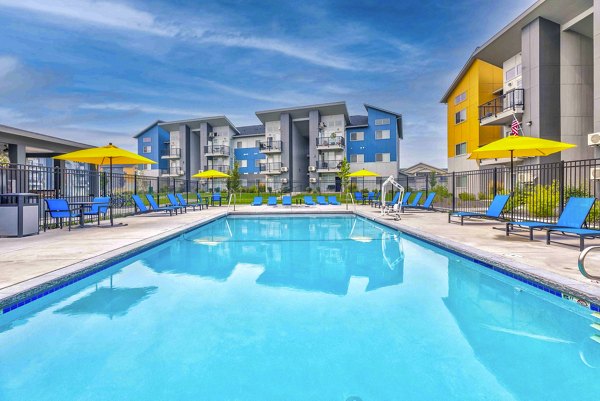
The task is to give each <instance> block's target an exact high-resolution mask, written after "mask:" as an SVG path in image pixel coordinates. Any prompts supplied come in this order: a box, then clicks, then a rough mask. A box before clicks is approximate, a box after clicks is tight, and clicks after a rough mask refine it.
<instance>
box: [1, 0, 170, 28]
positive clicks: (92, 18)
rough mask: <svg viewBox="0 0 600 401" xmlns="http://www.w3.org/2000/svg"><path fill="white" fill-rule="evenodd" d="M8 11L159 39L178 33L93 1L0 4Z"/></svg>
mask: <svg viewBox="0 0 600 401" xmlns="http://www.w3.org/2000/svg"><path fill="white" fill-rule="evenodd" d="M0 7H9V8H16V9H22V10H28V11H33V12H37V13H42V14H49V15H52V16H55V17H64V18H68V19H72V20H76V21H80V22H83V23H88V24H92V25H99V26H106V27H110V28H118V29H125V30H132V31H139V32H145V33H149V34H153V35H160V36H174V35H176V34H177V32H178V30H177V29H176V28H174V27H172V26H169V25H165V24H159V23H158V22H157V20H156V17H155V16H154V15H152V14H150V13H148V12H145V11H142V10H138V9H136V8H133V7H130V6H128V5H126V4H122V3H116V2H111V1H96V0H44V1H39V0H19V1H14V0H0Z"/></svg>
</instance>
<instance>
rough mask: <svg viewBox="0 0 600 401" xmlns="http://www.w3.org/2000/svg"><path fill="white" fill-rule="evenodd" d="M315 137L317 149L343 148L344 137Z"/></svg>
mask: <svg viewBox="0 0 600 401" xmlns="http://www.w3.org/2000/svg"><path fill="white" fill-rule="evenodd" d="M316 139H317V149H318V150H344V148H345V147H346V139H345V138H344V137H343V136H334V137H322V138H316Z"/></svg>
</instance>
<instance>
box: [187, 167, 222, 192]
mask: <svg viewBox="0 0 600 401" xmlns="http://www.w3.org/2000/svg"><path fill="white" fill-rule="evenodd" d="M192 177H193V178H206V179H207V180H208V179H210V180H211V184H212V187H211V188H212V192H214V189H215V182H214V179H215V178H229V177H231V176H230V175H229V174H226V173H222V172H220V171H217V170H206V171H203V172H201V173H197V174H194V175H193V176H192Z"/></svg>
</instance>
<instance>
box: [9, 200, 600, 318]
mask: <svg viewBox="0 0 600 401" xmlns="http://www.w3.org/2000/svg"><path fill="white" fill-rule="evenodd" d="M257 212H258V211H257ZM257 212H254V211H251V212H250V211H223V212H222V213H219V214H218V215H215V216H211V217H209V218H207V219H205V220H200V221H196V222H193V223H189V224H186V225H184V226H181V227H178V228H175V229H172V230H169V231H167V232H164V233H160V234H157V235H154V236H151V237H148V238H145V239H142V240H140V241H136V242H134V243H132V244H129V245H125V246H123V247H119V248H116V249H113V250H111V251H108V252H105V253H103V254H101V255H97V256H94V257H92V258H89V259H85V260H82V261H79V262H76V263H73V264H71V265H68V266H65V267H62V268H59V269H57V270H54V271H52V272H48V273H45V274H42V275H40V276H37V277H34V278H31V279H29V280H25V281H23V282H20V283H17V284H14V285H12V286H9V287H6V288H3V289H0V315H2V314H4V313H7V312H9V311H11V310H13V309H16V308H19V307H21V306H23V305H26V304H28V303H30V302H32V301H34V300H36V299H39V298H41V297H43V296H45V295H47V294H49V293H52V292H55V291H57V290H59V289H61V288H64V287H66V286H68V285H70V284H73V283H75V282H77V281H80V280H82V279H84V278H86V277H89V276H91V275H93V274H95V273H97V272H99V271H102V270H105V269H107V268H109V267H111V266H113V265H115V264H116V263H119V262H121V261H123V260H125V259H127V258H129V257H132V256H134V255H136V254H139V253H141V252H144V251H146V250H148V249H150V248H152V247H154V246H156V245H159V244H161V243H164V242H166V241H169V240H171V239H173V238H176V237H177V236H179V235H181V234H184V233H186V232H189V231H192V230H195V229H196V228H198V227H201V226H203V225H206V224H209V223H212V222H214V221H216V220H219V219H221V218H224V217H227V216H229V215H231V216H266V217H268V216H285V215H287V216H290V215H300V216H302V215H315V214H317V215H356V216H359V217H362V218H364V219H367V220H370V221H374V222H376V223H378V224H381V225H383V226H386V227H388V228H391V229H393V230H396V231H399V232H401V233H404V234H406V235H409V236H411V237H413V238H416V239H418V240H421V241H424V242H427V243H429V244H431V245H434V246H436V247H438V248H440V249H443V250H445V251H449V252H451V253H454V254H457V255H458V256H461V257H464V258H466V259H468V260H471V261H474V262H476V263H478V264H480V265H483V266H484V267H487V268H490V269H493V270H496V271H499V272H500V273H502V274H505V275H507V276H510V277H512V278H515V279H517V280H519V281H521V282H524V283H526V284H528V285H531V286H534V287H536V288H539V289H542V290H544V291H546V292H549V293H551V294H553V295H556V296H559V297H561V298H563V299H566V300H569V301H572V302H576V303H578V304H579V305H581V306H584V307H586V308H588V309H591V310H594V311H600V288H598V287H597V286H593V285H591V284H586V283H582V282H579V281H576V280H573V279H569V278H567V277H563V276H560V275H558V274H556V273H552V272H549V271H547V270H544V269H541V268H536V267H532V266H529V265H527V264H525V263H520V262H517V261H515V260H512V259H509V258H507V257H504V256H500V255H497V254H493V253H491V252H487V251H482V250H479V249H477V248H474V247H471V246H468V245H464V244H462V243H459V242H455V241H451V240H447V239H444V238H441V237H438V236H436V235H434V234H430V233H428V232H425V231H423V230H419V229H415V228H412V227H407V226H403V225H400V224H393V222H392V221H390V220H389V219H384V218H381V217H379V216H374V215H372V214H367V213H365V212H363V211H357V210H354V211H353V210H345V211H344V210H341V211H324V210H323V211H318V210H314V209H312V210H311V209H307V210H301V211H299V210H294V211H286V210H281V211H270V212H268V213H257Z"/></svg>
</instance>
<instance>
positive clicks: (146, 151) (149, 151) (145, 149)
mask: <svg viewBox="0 0 600 401" xmlns="http://www.w3.org/2000/svg"><path fill="white" fill-rule="evenodd" d="M142 152H144V153H152V146H150V145H148V146H144V148H143V149H142Z"/></svg>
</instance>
